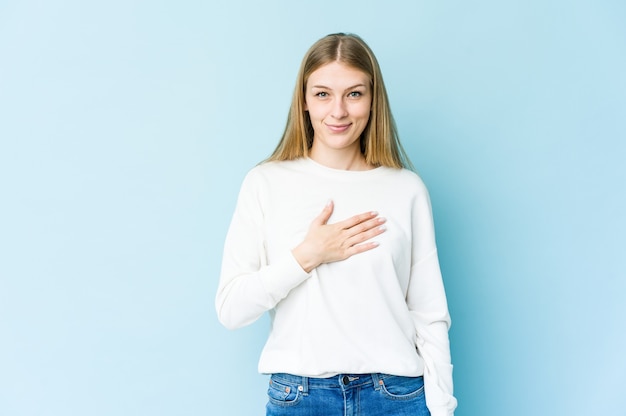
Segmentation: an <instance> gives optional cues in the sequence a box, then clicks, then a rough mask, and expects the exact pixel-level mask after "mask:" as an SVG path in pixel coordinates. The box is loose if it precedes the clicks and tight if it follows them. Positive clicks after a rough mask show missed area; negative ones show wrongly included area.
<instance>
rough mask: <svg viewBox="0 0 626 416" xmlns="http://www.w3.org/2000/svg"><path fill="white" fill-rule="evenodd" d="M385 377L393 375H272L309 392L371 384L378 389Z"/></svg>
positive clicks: (274, 378) (273, 377) (273, 378)
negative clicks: (319, 389) (324, 376)
mask: <svg viewBox="0 0 626 416" xmlns="http://www.w3.org/2000/svg"><path fill="white" fill-rule="evenodd" d="M385 377H392V376H391V375H389V374H381V373H370V374H337V375H335V376H332V377H327V378H317V377H303V376H296V375H293V374H286V373H275V374H272V375H271V378H272V380H276V381H282V382H283V383H288V384H292V385H297V386H298V389H299V390H300V391H302V392H304V393H307V392H308V391H309V390H310V389H315V388H322V389H328V388H342V389H347V388H353V387H366V386H368V385H371V386H373V387H374V389H376V390H378V389H379V388H380V385H381V384H382V380H383V379H384V378H385Z"/></svg>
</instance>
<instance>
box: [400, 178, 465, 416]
mask: <svg viewBox="0 0 626 416" xmlns="http://www.w3.org/2000/svg"><path fill="white" fill-rule="evenodd" d="M413 209H414V212H413V247H412V265H411V281H410V284H409V291H408V294H407V305H408V307H409V310H410V311H411V315H412V318H413V322H414V324H415V328H416V333H417V339H416V344H417V345H416V346H417V350H418V352H419V354H420V355H421V356H422V358H423V359H424V365H425V368H424V386H425V391H426V404H427V405H428V409H429V410H430V412H431V414H432V416H452V415H454V410H455V409H456V406H457V400H456V399H455V398H454V396H453V383H452V364H451V357H450V343H449V338H448V330H449V328H450V323H451V321H450V315H449V312H448V304H447V300H446V294H445V290H444V286H443V280H442V277H441V270H440V268H439V259H438V256H437V249H436V243H435V232H434V225H433V219H432V210H431V205H430V199H429V196H428V191H427V190H426V188H425V187H423V190H422V192H421V193H419V194H418V196H417V198H416V201H415V204H414V207H413Z"/></svg>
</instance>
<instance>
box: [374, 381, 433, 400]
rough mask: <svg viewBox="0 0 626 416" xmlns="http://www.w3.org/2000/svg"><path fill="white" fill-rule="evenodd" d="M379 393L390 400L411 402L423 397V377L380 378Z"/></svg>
mask: <svg viewBox="0 0 626 416" xmlns="http://www.w3.org/2000/svg"><path fill="white" fill-rule="evenodd" d="M381 380H382V383H381V391H382V393H383V395H384V396H386V397H388V398H390V399H392V400H411V399H415V398H417V397H420V396H423V395H424V377H402V376H384V377H382V379H381Z"/></svg>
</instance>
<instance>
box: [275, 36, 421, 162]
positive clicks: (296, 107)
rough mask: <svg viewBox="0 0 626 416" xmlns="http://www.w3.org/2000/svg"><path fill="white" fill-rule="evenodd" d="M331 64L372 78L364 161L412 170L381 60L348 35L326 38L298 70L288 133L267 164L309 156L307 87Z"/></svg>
mask: <svg viewBox="0 0 626 416" xmlns="http://www.w3.org/2000/svg"><path fill="white" fill-rule="evenodd" d="M331 62H340V63H342V64H345V65H347V66H349V67H351V68H355V69H358V70H360V71H363V72H364V73H365V74H367V75H368V76H369V78H370V87H371V90H372V106H371V114H370V118H369V121H368V123H367V126H366V127H365V129H364V130H363V133H362V134H361V139H360V142H361V152H362V153H363V155H364V156H365V161H366V162H367V163H368V164H370V165H372V166H389V167H395V168H410V169H413V166H412V164H411V162H410V160H409V158H408V157H407V155H406V152H405V151H404V149H403V148H402V145H401V144H400V140H399V138H398V133H397V129H396V125H395V122H394V120H393V116H392V115H391V109H390V107H389V99H388V98H387V91H386V89H385V84H384V82H383V77H382V73H381V71H380V66H379V65H378V61H377V60H376V57H375V56H374V53H373V52H372V50H371V49H370V48H369V46H367V44H366V43H365V42H364V41H363V40H362V39H361V38H360V37H358V36H357V35H354V34H345V33H335V34H331V35H328V36H325V37H323V38H322V39H320V40H318V41H317V42H315V43H314V44H313V46H311V48H310V49H309V50H308V51H307V53H306V55H305V56H304V58H303V60H302V64H301V65H300V70H299V71H298V77H297V80H296V87H295V89H294V93H293V99H292V101H291V108H290V109H289V114H288V116H287V125H286V126H285V131H284V133H283V136H282V138H281V139H280V142H279V143H278V146H276V149H275V150H274V153H272V155H271V156H270V157H269V158H268V159H267V161H279V160H293V159H298V158H300V157H305V156H307V155H308V154H309V149H311V145H312V144H313V126H312V125H311V120H310V118H309V113H308V112H307V111H305V89H306V84H307V81H308V79H309V76H310V75H311V74H312V73H313V72H314V71H315V70H317V69H318V68H320V67H321V66H323V65H326V64H328V63H331Z"/></svg>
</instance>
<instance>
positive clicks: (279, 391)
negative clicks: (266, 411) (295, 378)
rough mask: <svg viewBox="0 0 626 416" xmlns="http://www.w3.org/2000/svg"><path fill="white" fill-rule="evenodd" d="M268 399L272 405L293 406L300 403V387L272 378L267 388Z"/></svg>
mask: <svg viewBox="0 0 626 416" xmlns="http://www.w3.org/2000/svg"><path fill="white" fill-rule="evenodd" d="M267 397H268V399H269V401H270V403H272V404H274V405H277V406H293V405H295V404H297V403H298V402H299V401H300V399H301V398H302V394H301V393H300V389H298V385H295V384H292V383H288V382H285V381H284V380H280V379H275V378H274V377H271V378H270V382H269V387H268V388H267Z"/></svg>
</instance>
